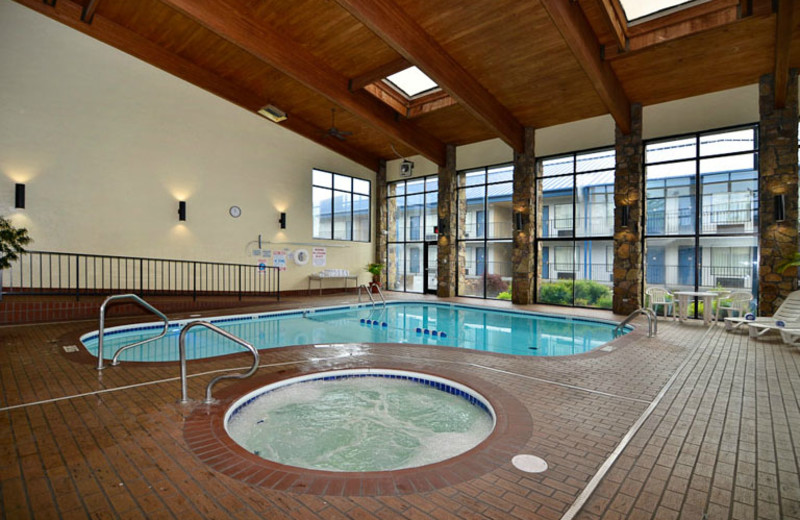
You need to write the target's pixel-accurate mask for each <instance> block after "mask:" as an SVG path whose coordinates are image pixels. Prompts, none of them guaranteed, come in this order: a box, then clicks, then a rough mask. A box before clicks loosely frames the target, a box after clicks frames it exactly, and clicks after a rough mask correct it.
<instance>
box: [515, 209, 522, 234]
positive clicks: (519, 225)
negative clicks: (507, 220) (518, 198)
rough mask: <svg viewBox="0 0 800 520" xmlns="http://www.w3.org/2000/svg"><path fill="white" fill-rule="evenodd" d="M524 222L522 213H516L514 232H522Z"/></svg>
mask: <svg viewBox="0 0 800 520" xmlns="http://www.w3.org/2000/svg"><path fill="white" fill-rule="evenodd" d="M522 227H523V222H522V212H520V211H515V212H514V230H515V231H522Z"/></svg>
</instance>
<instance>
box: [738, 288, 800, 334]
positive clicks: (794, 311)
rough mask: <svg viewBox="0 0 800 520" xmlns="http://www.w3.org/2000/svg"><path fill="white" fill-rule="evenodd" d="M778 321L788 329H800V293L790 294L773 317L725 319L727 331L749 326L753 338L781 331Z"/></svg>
mask: <svg viewBox="0 0 800 520" xmlns="http://www.w3.org/2000/svg"><path fill="white" fill-rule="evenodd" d="M778 320H780V321H783V322H784V323H785V328H787V329H800V291H793V292H790V293H789V295H788V296H787V297H786V299H785V300H783V303H781V305H780V307H778V309H777V310H776V311H775V314H773V315H772V316H771V317H761V316H759V317H758V318H756V319H755V320H748V319H747V318H745V317H744V316H740V317H736V318H725V330H728V331H730V330H733V329H735V328H738V327H740V326H742V325H747V326H748V328H749V329H750V335H751V336H760V335H762V334H766V333H767V332H769V331H770V330H779V329H780V328H781V327H778V326H776V325H775V324H776V322H777V321H778Z"/></svg>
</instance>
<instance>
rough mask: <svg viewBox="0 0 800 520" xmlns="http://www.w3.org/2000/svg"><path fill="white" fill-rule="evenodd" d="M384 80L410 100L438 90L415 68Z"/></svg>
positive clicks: (431, 81)
mask: <svg viewBox="0 0 800 520" xmlns="http://www.w3.org/2000/svg"><path fill="white" fill-rule="evenodd" d="M386 80H387V81H389V82H390V83H391V84H392V85H394V86H395V87H397V88H398V90H400V91H401V92H402V93H403V94H405V95H406V96H408V97H410V98H411V97H414V96H416V95H418V94H422V93H423V92H427V91H429V90H433V89H436V88H439V85H437V84H436V82H434V81H433V80H432V79H431V78H429V77H428V76H426V75H425V73H424V72H422V71H421V70H419V69H418V68H416V67H409V68H407V69H406V70H401V71H400V72H398V73H396V74H392V75H391V76H387V78H386Z"/></svg>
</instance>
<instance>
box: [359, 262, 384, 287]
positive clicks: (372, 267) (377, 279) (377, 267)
mask: <svg viewBox="0 0 800 520" xmlns="http://www.w3.org/2000/svg"><path fill="white" fill-rule="evenodd" d="M383 267H384V266H383V264H381V263H379V262H372V263H369V264H367V266H366V267H365V268H364V270H365V271H367V272H368V273H370V274H372V283H374V284H375V285H377V286H378V287H380V285H381V273H382V272H383Z"/></svg>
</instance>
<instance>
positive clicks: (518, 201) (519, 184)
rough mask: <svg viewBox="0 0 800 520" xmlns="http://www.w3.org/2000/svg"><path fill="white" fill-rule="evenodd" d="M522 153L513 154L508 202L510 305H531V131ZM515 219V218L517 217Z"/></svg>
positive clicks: (533, 198) (533, 203)
mask: <svg viewBox="0 0 800 520" xmlns="http://www.w3.org/2000/svg"><path fill="white" fill-rule="evenodd" d="M524 141H525V142H524V145H525V149H524V150H523V152H522V153H516V152H515V153H514V195H513V199H512V207H513V214H512V221H511V222H512V225H513V229H514V231H513V233H514V235H513V236H514V252H513V255H512V257H511V262H512V267H513V270H514V279H513V282H512V284H513V285H512V289H511V301H513V302H514V303H518V304H521V305H527V304H531V303H533V280H534V274H535V263H534V254H533V243H534V230H535V227H534V225H535V223H536V220H535V215H534V213H533V212H534V208H535V207H536V190H535V188H536V183H535V177H534V173H535V172H534V167H535V164H536V157H535V156H534V151H533V150H534V146H533V145H534V129H533V128H529V127H526V128H525V137H524ZM518 215H519V216H518Z"/></svg>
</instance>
